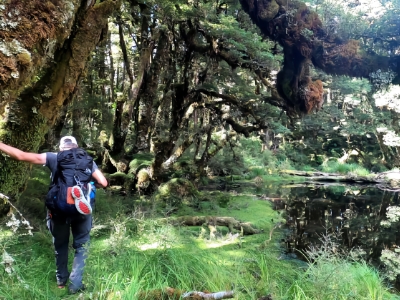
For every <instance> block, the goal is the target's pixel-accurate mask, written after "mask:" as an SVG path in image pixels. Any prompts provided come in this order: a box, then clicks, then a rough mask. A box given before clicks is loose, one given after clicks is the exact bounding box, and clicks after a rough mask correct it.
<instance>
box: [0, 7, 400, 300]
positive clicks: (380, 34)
mask: <svg viewBox="0 0 400 300" xmlns="http://www.w3.org/2000/svg"><path fill="white" fill-rule="evenodd" d="M399 14H400V1H398V0H393V1H388V0H379V1H372V0H347V1H345V0H335V1H333V0H310V1H293V0H226V1H224V0H216V1H206V0H172V1H170V0H168V1H166V0H159V1H154V0H149V1H141V0H86V1H80V0H48V1H43V0H31V1H23V0H0V141H2V142H4V143H7V144H10V145H12V146H15V147H17V148H19V149H22V150H24V151H30V152H45V151H57V149H58V145H57V144H58V142H59V139H60V138H61V137H62V136H63V135H73V136H75V137H76V138H77V140H78V142H79V144H80V146H81V147H83V148H85V149H87V151H88V152H89V153H90V154H91V155H92V156H93V157H94V158H95V161H96V162H97V164H98V165H99V166H100V168H101V169H102V171H103V172H104V173H105V175H106V177H107V179H108V180H109V183H110V186H109V187H108V188H107V190H106V191H105V192H104V193H103V191H101V193H98V195H99V197H98V199H97V202H96V218H97V216H99V217H98V219H96V222H97V224H95V226H94V228H93V231H92V236H93V237H94V239H93V240H94V243H93V244H94V246H93V248H92V249H94V251H93V253H94V254H93V256H91V259H92V260H93V263H90V264H89V269H88V272H87V273H88V274H90V275H89V276H88V277H89V279H88V281H89V282H91V286H92V289H93V291H95V292H96V293H98V295H99V299H100V298H102V297H103V298H104V297H105V295H108V294H109V293H110V296H109V298H107V299H111V298H112V297H113V295H112V293H114V291H118V293H119V292H120V291H125V292H126V293H127V294H125V297H126V299H134V296H132V295H135V296H137V295H141V293H142V292H143V291H153V290H155V291H156V292H158V289H159V288H160V287H163V288H164V287H166V286H171V287H174V288H181V289H184V290H191V289H198V290H210V288H211V289H213V290H215V291H219V290H224V289H227V287H228V285H229V283H231V284H232V289H235V290H236V291H237V292H239V294H238V295H239V296H238V297H242V295H246V297H250V296H249V295H252V296H251V297H252V298H251V299H260V300H265V299H271V297H270V295H268V294H270V293H272V294H273V298H274V299H275V295H279V294H282V295H283V296H282V297H281V298H279V297H278V298H277V299H328V298H329V297H332V298H331V299H337V298H340V297H339V296H335V295H339V294H335V293H336V292H337V290H338V286H340V287H343V290H342V295H346V296H343V297H349V295H354V297H355V298H357V297H358V298H359V299H377V298H379V297H380V296H377V295H378V294H379V293H381V294H382V295H385V293H387V292H388V290H389V288H387V286H386V283H385V284H383V280H382V279H381V278H380V277H379V276H378V275H377V274H378V273H376V272H375V270H374V269H372V268H370V267H367V266H366V265H365V263H364V261H367V262H368V263H370V265H369V266H371V265H373V266H375V267H377V268H380V270H384V272H382V273H385V276H384V279H385V280H386V282H389V281H390V282H391V284H393V285H395V287H396V288H397V290H398V288H399V286H400V277H399V274H400V263H399V262H400V255H399V254H398V252H399V247H398V246H397V245H399V243H400V242H399V238H398V227H399V222H398V221H399V220H400V210H399V209H398V203H399V196H398V193H397V194H396V193H389V192H388V190H390V192H393V191H395V192H398V191H399V186H400V184H399V182H400V181H399V178H397V181H396V182H394V181H391V182H388V185H386V186H383V185H382V186H381V187H380V188H382V187H383V191H382V190H381V191H380V192H381V193H377V192H376V191H373V192H371V191H370V190H368V188H369V187H367V186H366V185H364V186H362V187H360V186H357V184H354V185H353V186H345V187H343V186H340V187H338V186H333V187H332V186H330V187H329V186H328V185H327V186H328V187H327V188H325V187H322V185H320V186H318V187H315V186H314V185H315V182H314V183H312V185H313V186H312V188H309V187H310V186H309V183H307V182H306V183H304V182H300V183H299V182H297V181H296V179H295V178H293V177H292V178H290V179H289V180H287V181H286V182H285V186H284V185H283V181H284V180H283V178H285V179H287V177H284V176H281V175H280V174H281V173H282V172H283V171H286V174H287V173H288V172H291V171H293V172H294V170H295V171H296V172H298V173H299V171H313V172H314V171H317V173H318V172H319V173H321V172H324V174H326V173H329V172H335V173H336V172H339V173H347V174H346V176H347V177H346V179H349V178H350V179H351V178H353V179H354V178H357V179H359V178H360V177H361V176H364V175H367V174H368V175H371V173H380V172H384V171H388V170H392V169H395V170H396V169H397V170H396V171H394V172H391V173H396V174H397V175H398V173H399V172H398V168H399V167H400V159H399V154H400V153H399V151H400V148H399V147H400V115H399V113H400V108H399V107H400V106H399V103H400V52H399V51H400V21H399ZM0 166H1V172H0V197H5V196H4V195H6V196H8V197H10V198H8V199H11V200H12V201H9V202H8V203H5V202H3V201H0V217H2V216H4V215H6V214H7V213H8V216H7V218H8V219H9V221H6V222H7V223H6V226H7V227H11V229H10V230H12V232H11V231H7V230H0V241H2V243H0V244H4V245H5V246H4V245H2V246H3V247H2V248H1V250H2V251H3V254H2V255H3V256H2V258H1V259H2V261H1V262H0V265H4V267H5V270H6V272H7V267H11V266H12V267H13V268H14V267H15V269H9V270H11V271H12V272H11V271H10V274H11V273H13V272H14V271H15V272H14V273H15V274H24V275H25V274H27V277H26V278H28V279H26V280H27V282H28V283H29V285H30V286H31V287H33V288H26V284H25V282H24V280H21V278H22V279H23V277H24V276H22V277H18V276H19V275H18V276H17V277H15V278H17V279H15V278H14V277H12V276H8V274H6V273H5V272H3V273H2V274H0V277H1V276H3V277H1V278H0V279H2V280H3V281H4V282H6V284H5V285H4V288H1V286H0V298H1V297H4V298H5V299H15V297H17V296H18V297H23V296H21V295H25V296H26V297H25V298H26V299H28V298H32V299H33V298H35V299H36V298H37V299H38V298H54V295H57V293H59V291H58V290H56V291H52V290H51V289H49V291H43V282H42V280H44V281H45V282H47V284H49V283H50V282H52V281H51V280H52V279H54V278H52V279H50V277H49V274H52V271H51V270H50V269H49V265H50V258H51V257H52V253H51V245H50V239H49V238H48V237H46V236H45V234H46V233H45V232H46V230H45V228H44V227H43V224H42V223H43V222H42V221H43V220H41V219H40V218H42V216H43V213H44V211H43V210H44V208H43V197H44V195H45V194H46V191H47V184H48V179H49V178H48V177H49V176H48V174H47V173H45V171H43V168H34V169H33V170H31V168H32V166H30V165H28V164H26V163H23V162H18V161H15V160H12V159H10V158H9V157H8V156H6V155H4V154H2V155H0ZM303 174H304V173H303ZM385 174H387V173H385ZM397 175H396V176H397ZM357 176H358V177H357ZM372 176H375V175H372ZM377 176H379V175H377ZM30 177H32V178H30ZM364 177H367V176H364ZM370 178H371V177H370ZM249 180H251V183H249ZM268 180H270V182H269V183H268ZM274 180H275V181H274ZM238 182H239V183H238ZM271 182H272V183H271ZM367 182H371V181H367ZM286 183H288V184H286ZM353 183H354V181H353ZM374 183H376V181H375V182H374ZM240 184H242V186H241V188H243V189H242V190H240V189H235V188H236V187H239V185H240ZM246 184H247V186H246ZM390 184H393V186H390ZM249 187H250V188H249ZM314 187H315V189H314ZM246 188H249V190H246ZM330 188H331V189H330ZM374 188H376V185H375V186H374ZM207 189H208V190H207ZM212 189H220V190H223V192H220V191H216V192H215V191H214V190H213V191H210V190H212ZM25 190H27V191H28V190H29V193H26V192H25V194H23V192H24V191H25ZM250 190H251V191H250ZM3 194H4V195H3ZM21 194H22V196H21ZM14 200H16V201H15V204H16V206H15V207H14V206H13V204H12V203H14ZM255 200H257V201H255ZM265 200H268V201H270V202H266V201H265ZM182 203H184V204H188V205H187V207H183V205H182ZM10 206H11V207H10ZM18 208H19V209H21V211H22V212H23V214H24V215H25V216H29V217H31V216H32V226H33V227H31V225H29V222H27V221H26V220H25V219H24V216H23V215H22V214H19V211H18ZM272 208H275V209H276V210H273V209H272ZM179 209H181V210H179ZM153 213H154V214H153ZM174 213H177V215H176V216H175V215H173V214H174ZM14 214H15V215H14ZM199 214H204V215H205V216H199ZM154 215H155V216H156V217H155V218H152V217H154ZM15 216H17V217H18V218H20V219H21V220H23V221H22V222H20V221H19V219H18V220H17V219H15ZM160 216H161V217H160ZM211 216H212V217H211ZM175 217H176V219H174V218H175ZM192 217H193V218H192ZM210 218H212V220H211V219H210ZM39 219H40V220H39ZM172 219H174V220H173V221H171V220H172ZM199 220H200V221H199ZM210 220H211V221H210ZM24 221H26V222H25V223H24ZM40 222H42V223H40ZM201 222H202V223H201ZM218 222H219V223H218ZM284 222H286V229H289V231H290V232H291V233H290V234H286V235H285V237H284V238H282V237H281V236H279V237H278V235H277V234H274V230H275V229H278V228H280V226H281V225H282V223H284ZM200 223H201V224H200ZM27 224H28V225H27ZM221 224H222V225H221ZM0 225H2V224H0ZM17 225H18V226H19V225H21V226H22V225H24V226H25V225H27V228H28V232H29V234H32V231H31V230H34V233H35V234H34V235H33V237H30V236H29V239H28V238H27V239H24V238H25V236H24V235H23V234H22V235H19V234H15V235H14V233H16V232H17V230H18V226H17ZM13 226H14V227H15V228H14V227H13ZM196 226H197V227H201V228H200V229H199V228H195V229H193V228H192V229H188V227H196ZM253 226H254V227H253ZM305 226H309V228H311V230H309V229H307V234H304V233H305V230H304V228H305ZM22 227H23V226H22ZM217 227H218V228H217ZM221 227H223V228H222V229H221ZM175 230H176V232H175ZM207 230H208V231H207ZM296 230H297V233H298V235H297V236H295V234H293V232H296ZM178 231H179V232H178ZM322 231H325V233H326V235H325V238H327V239H325V240H324V241H323V245H322V247H325V248H323V250H324V251H319V250H318V251H315V252H314V254H315V255H316V256H315V257H313V256H312V253H311V255H309V256H308V257H309V261H308V262H309V264H308V266H307V271H306V272H304V270H305V268H304V266H303V265H300V262H299V260H297V259H296V261H295V262H293V261H292V260H291V259H292V258H293V257H290V253H288V252H289V251H287V250H290V249H295V250H299V248H301V247H303V249H300V250H307V251H308V250H310V249H311V250H312V249H313V248H312V247H311V246H310V245H311V243H312V242H314V241H315V240H317V239H318V238H319V237H320V236H317V234H316V233H320V232H322ZM177 232H178V233H177ZM199 232H200V233H199ZM206 233H207V234H206ZM225 233H226V235H225ZM286 233H287V232H286ZM223 234H224V235H223ZM279 234H280V233H279ZM334 234H341V236H340V238H338V240H335V237H333V235H334ZM207 235H208V237H205V236H207ZM282 235H283V234H282ZM312 235H314V236H312ZM244 236H245V239H244ZM192 238H193V239H192ZM218 238H220V239H219V240H218ZM107 240H108V242H107V243H108V244H107V243H106V242H104V241H107ZM216 240H218V241H217V242H221V241H222V242H221V243H222V244H224V243H226V245H225V244H224V245H222V244H220V245H218V248H219V249H216V250H215V252H214V250H210V249H212V248H214V245H211V244H212V243H214V242H215V241H216ZM128 241H129V242H128ZM246 241H250V242H248V243H247V245H246ZM103 242H104V243H103ZM324 242H325V244H324ZM336 242H337V244H336ZM45 243H47V244H48V246H49V247H47V248H48V249H47V248H46V247H43V245H45ZM179 243H182V244H179ZM229 243H231V244H229ZM147 244H157V245H158V248H154V249H153V250H154V251H153V252H152V250H148V249H149V248H145V246H146V247H147V246H148V245H147ZM200 244H202V245H201V246H199V245H200ZM203 244H204V245H203ZM228 244H229V245H228ZM327 244H329V247H326V245H327ZM338 244H340V247H341V248H346V247H347V248H348V249H355V248H357V247H360V249H361V250H363V251H364V250H366V251H365V252H364V253H363V262H362V263H361V264H356V263H354V262H355V260H348V258H349V257H351V255H350V254H349V253H351V252H346V253H345V254H344V255H343V256H340V255H338V256H336V254H338V253H339V252H340V251H337V249H339V248H340V247H339V246H337V245H338ZM10 245H11V246H10ZM14 245H15V246H16V247H14ZM171 245H175V246H176V247H170V246H171ZM177 245H179V246H177ZM282 245H283V246H282ZM203 246H204V249H206V248H207V249H208V250H207V251H202V250H204V249H202V247H203ZM225 246H226V248H224V247H225ZM19 247H20V248H19ZM181 247H182V248H181ZM283 247H286V248H285V251H286V252H285V254H282V252H283V251H282V249H283ZM296 247H297V249H296ZM25 248H27V249H32V250H29V251H31V252H29V253H30V254H29V255H26V253H27V252H25V250H26V249H25ZM178 248H179V249H178ZM216 248H217V247H216ZM20 249H22V250H20ZM44 249H47V250H44ZM6 250H7V251H8V252H10V253H11V256H10V257H11V259H12V260H11V259H10V258H8V257H6V256H5V255H6V254H7V253H8V252H6ZM217 250H218V251H220V253H219V255H221V253H222V256H215V255H217V254H216V253H217ZM250 250H251V251H250ZM295 250H294V251H295ZM44 251H48V253H47V254H43V253H44ZM236 251H237V252H236ZM253 251H254V252H253ZM200 253H201V255H200ZM204 253H207V254H206V255H208V256H202V255H203V254H204ZM238 253H239V254H238ZM277 253H278V254H277ZM298 253H299V252H296V255H297V254H298ZM249 254H251V256H247V255H249ZM286 254H288V255H287V256H286ZM303 254H304V253H303ZM309 254H310V253H309ZM7 255H8V254H7ZM236 255H237V257H236ZM284 255H285V257H284V259H282V260H281V257H282V256H284ZM278 256H279V257H278ZM238 257H240V258H241V259H242V260H241V261H240V260H236V259H237V258H238ZM249 257H250V258H249ZM338 257H339V258H338ZM295 258H298V256H295ZM14 259H15V261H14ZM51 259H52V258H51ZM194 259H196V261H194ZM314 259H315V261H317V263H316V264H313V263H312V262H315V261H314ZM351 259H352V258H351ZM10 261H11V263H10ZM37 262H45V263H40V266H39V265H38V263H37ZM99 262H102V263H99ZM210 262H212V263H211V264H210ZM222 262H223V263H222ZM226 262H229V263H226ZM358 262H359V261H358ZM7 264H10V265H9V266H8V265H7ZM211 265H212V268H209V267H210V266H211ZM289 265H290V267H288V266H289ZM294 265H297V267H294ZM17 266H18V268H20V269H19V270H18V268H17ZM160 266H161V267H160ZM176 266H178V267H179V268H177V270H178V271H176V272H175V269H174V268H175V267H176ZM181 267H182V268H183V269H180V268H181ZM186 267H187V268H188V269H184V268H186ZM203 267H204V270H205V272H204V273H203V275H200V276H198V271H199V270H203ZM214 267H215V268H214ZM24 268H26V269H25V270H26V272H25V271H24ZM207 268H209V269H207ZM296 268H298V269H301V271H299V272H298V273H297V271H298V270H297V269H296ZM320 268H322V269H324V268H325V269H324V272H325V273H324V272H322V271H321V270H322V269H320ZM171 270H173V272H172V271H171ZM181 270H184V271H183V272H181V273H180V271H181ZM296 270H297V271H296ZM225 271H226V273H223V272H225ZM339 271H340V272H342V273H339V274H338V273H337V272H339ZM18 272H19V273H18ZM141 272H142V273H141ZM220 272H221V273H220ZM313 272H315V273H313ZM37 274H47V275H46V276H47V277H44V276H37ZM104 274H107V276H108V274H109V277H108V279H107V280H106V279H104V276H105V275H104ZM121 274H123V277H124V278H125V279H123V280H122V281H121ZM177 274H178V275H177ZM179 274H184V276H182V278H179V277H180V276H179ZM215 274H222V275H223V276H221V278H223V280H221V282H216V281H215V278H216V277H217V276H216V275H215ZM366 274H369V275H366ZM349 275H351V276H353V275H354V276H353V277H354V278H352V280H355V281H352V280H348V278H349V277H347V276H349ZM51 276H53V275H51ZM91 276H92V277H91ZM234 276H237V278H235V280H234V281H235V282H236V283H239V286H238V288H236V287H235V288H234V287H233V283H232V282H233V281H232V278H233V277H234ZM374 276H375V277H374ZM373 277H374V278H375V279H376V282H377V284H376V285H375V283H371V282H372V280H371V281H368V280H370V279H371V278H373ZM43 278H44V279H43ZM99 278H102V279H101V280H98V279H99ZM114 278H115V282H114ZM142 278H145V279H146V280H144V281H142V280H141V279H142ZM171 278H172V279H171ZM177 278H178V279H179V280H177ZM277 278H278V279H277ZM288 278H289V279H288ZM327 278H329V280H327ZM366 278H367V279H368V280H365V279H366ZM103 279H104V280H103ZM135 280H136V281H135ZM246 280H249V283H246V284H244V282H245V281H246ZM276 280H278V281H276ZM336 280H339V281H336ZM214 281H215V282H214ZM305 282H306V283H305ZM354 282H355V283H354ZM260 283H261V285H260ZM16 284H17V285H16ZM328 285H329V286H328ZM9 286H13V287H14V286H15V288H13V289H9V288H8V287H9ZM110 286H112V288H111V289H110ZM240 286H242V287H240ZM365 286H366V287H365ZM377 286H379V288H376V287H377ZM243 287H246V288H243ZM344 287H345V288H344ZM371 287H373V288H371ZM375 288H376V289H375ZM54 289H55V287H54ZM306 290H309V291H312V293H311V292H310V293H309V294H307V295H308V296H305V298H301V297H300V296H299V297H297V296H295V295H300V294H301V291H306ZM110 291H111V292H110ZM271 291H272V292H271ZM349 291H350V292H349ZM377 291H378V292H379V293H378V292H377ZM390 291H393V292H394V289H391V287H390ZM47 292H49V294H45V293H47ZM322 292H325V294H323V293H322ZM363 293H366V294H368V293H370V294H371V295H372V296H371V295H367V296H365V298H362V297H361V296H360V295H362V294H363ZM287 294H290V295H294V296H293V297H288V296H287ZM311 294H313V295H314V296H309V295H311ZM15 295H17V296H15ZM49 295H51V296H49ZM93 295H94V294H93ZM304 295H305V294H304ZM325 295H329V297H328V296H325ZM391 296H393V297H395V296H396V297H397V295H394V294H393V295H392V294H391ZM90 297H92V295H91V296H90ZM96 297H97V296H96ZM107 297H108V296H107ZM260 297H261V298H260ZM296 297H297V298H296ZM103 298H102V299H103ZM358 298H357V299H358ZM381 298H382V299H397V298H385V296H382V297H381ZM91 299H92V298H91ZM93 299H95V298H93ZM104 299H105V298H104ZM114 299H118V298H114ZM151 299H156V298H151ZM248 299H250V298H248Z"/></svg>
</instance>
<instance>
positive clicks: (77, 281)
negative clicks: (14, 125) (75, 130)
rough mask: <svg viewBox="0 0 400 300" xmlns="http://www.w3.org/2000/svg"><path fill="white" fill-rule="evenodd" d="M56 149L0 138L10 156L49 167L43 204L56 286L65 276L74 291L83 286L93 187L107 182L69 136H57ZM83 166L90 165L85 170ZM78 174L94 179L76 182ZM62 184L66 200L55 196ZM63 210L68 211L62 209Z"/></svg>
mask: <svg viewBox="0 0 400 300" xmlns="http://www.w3.org/2000/svg"><path fill="white" fill-rule="evenodd" d="M59 150H60V152H59V153H53V152H45V153H30V152H24V151H22V150H20V149H17V148H15V147H12V146H9V145H7V144H4V143H2V142H0V151H2V152H4V153H5V154H7V155H9V156H10V157H11V158H13V159H16V160H19V161H25V162H28V163H32V164H38V165H45V166H46V167H48V168H49V169H50V171H51V182H52V184H51V186H50V190H49V194H48V195H47V198H46V206H47V207H48V212H47V227H48V229H49V230H50V232H51V234H52V236H53V244H54V250H55V257H56V268H57V270H56V279H57V285H58V287H59V288H64V287H65V286H66V285H67V284H68V280H69V282H70V283H69V287H68V290H69V292H70V293H71V294H75V293H77V292H79V291H81V290H83V289H84V288H85V286H84V284H83V283H82V278H83V269H84V267H85V260H86V258H87V250H88V249H87V246H88V243H89V240H90V231H91V229H92V214H91V212H92V206H93V205H94V192H95V188H105V187H107V185H108V182H107V179H106V178H105V177H104V175H103V173H102V172H101V171H100V170H99V168H98V167H97V165H96V163H95V162H93V161H92V159H91V158H90V156H87V154H86V152H85V151H83V150H82V149H80V148H78V143H77V141H76V139H75V138H74V137H73V136H64V137H63V138H61V140H60V145H59ZM77 151H80V152H77ZM82 153H84V154H85V156H84V159H80V157H81V156H79V155H81V154H82ZM68 158H70V159H69V160H68ZM86 158H87V159H86ZM74 159H75V162H74ZM78 161H79V163H80V164H81V165H82V164H83V169H84V170H83V172H84V173H87V174H86V175H87V177H85V174H84V173H82V172H81V173H79V171H77V170H76V169H75V168H77V166H78V165H79V163H77V162H78ZM85 163H86V165H85ZM85 166H86V169H85ZM87 166H90V167H91V168H89V170H88V167H87ZM90 169H91V170H90ZM79 174H81V175H82V174H83V176H81V179H82V177H83V178H85V180H86V181H88V180H87V179H86V178H89V179H90V180H93V181H94V182H90V183H86V182H80V181H81V180H80V179H79ZM69 177H71V178H72V179H70V178H69ZM71 180H72V181H73V182H74V183H73V184H71V182H72V181H71ZM64 186H65V188H64V189H65V191H66V192H65V194H66V195H65V200H66V201H65V203H64V204H63V203H61V202H60V200H59V199H57V198H63V197H62V192H63V191H64V189H63V187H64ZM84 191H85V192H86V193H84ZM49 198H50V200H49ZM53 198H54V199H53ZM49 203H50V204H49ZM67 208H68V210H67ZM72 209H73V210H72ZM67 211H68V213H66V212H67ZM70 231H71V232H72V237H73V243H72V247H73V248H74V249H75V255H74V260H73V264H72V269H71V273H69V272H68V243H69V236H70Z"/></svg>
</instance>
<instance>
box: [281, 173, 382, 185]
mask: <svg viewBox="0 0 400 300" xmlns="http://www.w3.org/2000/svg"><path fill="white" fill-rule="evenodd" d="M280 173H283V174H287V175H294V176H305V177H307V179H309V180H314V181H341V182H352V183H354V182H356V183H381V182H384V181H385V180H384V179H381V178H380V177H379V174H378V175H370V176H359V175H356V174H348V175H342V174H337V173H324V172H308V171H294V170H281V171H280Z"/></svg>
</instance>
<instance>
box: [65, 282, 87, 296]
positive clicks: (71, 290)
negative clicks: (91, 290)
mask: <svg viewBox="0 0 400 300" xmlns="http://www.w3.org/2000/svg"><path fill="white" fill-rule="evenodd" d="M84 290H85V285H84V284H82V285H81V286H80V287H78V288H77V287H75V286H74V285H72V284H70V285H69V287H68V292H69V293H70V294H76V293H79V292H83V291H84Z"/></svg>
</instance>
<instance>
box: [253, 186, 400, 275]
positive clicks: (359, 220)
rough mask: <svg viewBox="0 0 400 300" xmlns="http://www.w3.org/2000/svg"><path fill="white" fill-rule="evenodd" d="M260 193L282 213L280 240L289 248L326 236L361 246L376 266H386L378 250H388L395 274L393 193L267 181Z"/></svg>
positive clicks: (398, 224)
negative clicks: (284, 226) (283, 224)
mask: <svg viewBox="0 0 400 300" xmlns="http://www.w3.org/2000/svg"><path fill="white" fill-rule="evenodd" d="M259 197H260V198H264V199H268V200H270V201H271V202H272V203H273V206H274V209H276V210H279V211H281V212H282V213H283V215H284V217H285V218H286V221H287V227H288V228H289V229H290V230H289V234H288V235H287V236H286V237H285V239H284V241H283V242H284V246H285V247H286V249H287V251H288V252H289V253H296V254H299V253H301V252H304V251H305V250H307V249H309V248H310V246H312V245H318V244H319V243H321V236H322V235H325V236H326V235H330V236H332V237H334V238H335V242H337V244H338V245H340V247H341V248H342V249H346V250H350V249H354V248H360V249H363V250H364V251H365V259H366V260H367V261H369V262H371V263H373V264H375V265H378V266H379V267H388V266H387V264H386V263H385V261H384V260H383V259H381V254H382V251H392V253H393V254H394V256H393V257H391V258H390V259H391V262H390V264H392V265H393V264H397V266H398V267H397V268H398V269H399V273H400V255H398V254H397V253H398V252H400V247H399V245H400V236H399V234H398V232H399V229H400V206H399V195H398V193H393V192H388V191H383V190H380V189H378V188H376V187H374V186H354V185H336V186H334V185H333V186H332V185H317V186H304V185H301V184H299V185H296V184H293V185H287V186H281V187H276V186H272V185H271V186H267V187H266V190H264V192H263V194H262V195H259ZM396 260H398V261H396Z"/></svg>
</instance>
